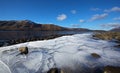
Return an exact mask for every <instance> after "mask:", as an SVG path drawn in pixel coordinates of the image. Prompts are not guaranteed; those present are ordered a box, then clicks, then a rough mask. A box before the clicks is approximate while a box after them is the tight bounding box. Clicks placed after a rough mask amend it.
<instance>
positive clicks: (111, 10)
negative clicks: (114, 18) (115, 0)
mask: <svg viewBox="0 0 120 73" xmlns="http://www.w3.org/2000/svg"><path fill="white" fill-rule="evenodd" d="M104 12H120V7H113V8H111V9H105V10H104Z"/></svg>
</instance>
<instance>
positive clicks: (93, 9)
mask: <svg viewBox="0 0 120 73" xmlns="http://www.w3.org/2000/svg"><path fill="white" fill-rule="evenodd" d="M90 10H92V11H98V10H101V9H100V8H91V9H90Z"/></svg>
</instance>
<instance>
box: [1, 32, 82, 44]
mask: <svg viewBox="0 0 120 73" xmlns="http://www.w3.org/2000/svg"><path fill="white" fill-rule="evenodd" d="M78 33H83V32H80V31H0V44H3V42H6V41H10V40H21V39H24V40H25V41H26V40H29V39H32V40H34V39H35V38H36V39H38V40H41V39H43V38H44V39H45V38H47V39H49V38H55V37H58V36H63V35H69V34H78ZM10 42H11V41H10Z"/></svg>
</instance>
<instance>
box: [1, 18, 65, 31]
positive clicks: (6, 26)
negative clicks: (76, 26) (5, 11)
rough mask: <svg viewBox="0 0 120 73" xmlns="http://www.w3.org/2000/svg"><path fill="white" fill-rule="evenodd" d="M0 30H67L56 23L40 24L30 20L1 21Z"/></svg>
mask: <svg viewBox="0 0 120 73" xmlns="http://www.w3.org/2000/svg"><path fill="white" fill-rule="evenodd" d="M0 30H67V28H64V27H61V26H57V25H54V24H38V23H35V22H32V21H30V20H21V21H15V20H12V21H0Z"/></svg>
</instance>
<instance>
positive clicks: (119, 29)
mask: <svg viewBox="0 0 120 73" xmlns="http://www.w3.org/2000/svg"><path fill="white" fill-rule="evenodd" d="M110 31H116V32H120V27H118V28H113V29H111V30H110Z"/></svg>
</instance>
